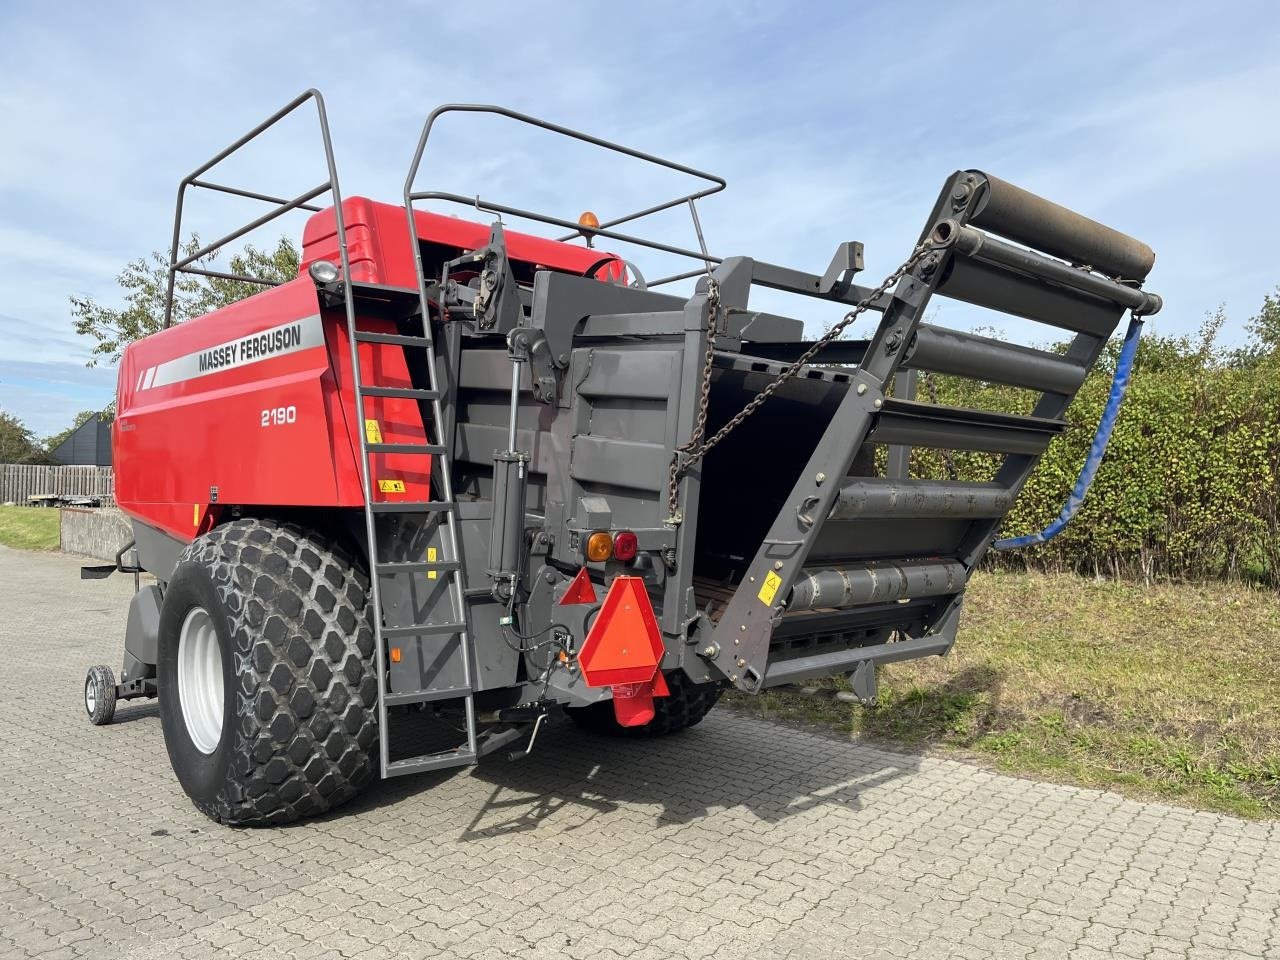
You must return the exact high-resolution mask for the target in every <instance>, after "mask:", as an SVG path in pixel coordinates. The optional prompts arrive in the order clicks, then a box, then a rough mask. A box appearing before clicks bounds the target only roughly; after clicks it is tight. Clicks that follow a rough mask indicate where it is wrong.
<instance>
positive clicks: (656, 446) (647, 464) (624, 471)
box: [570, 435, 671, 491]
mask: <svg viewBox="0 0 1280 960" xmlns="http://www.w3.org/2000/svg"><path fill="white" fill-rule="evenodd" d="M670 457H671V455H670V453H669V451H668V450H667V448H666V446H664V445H663V444H660V443H640V442H637V441H634V440H613V439H610V438H608V437H593V436H589V435H579V436H576V437H574V438H573V445H572V453H571V454H570V472H571V474H572V476H573V478H574V479H575V480H577V481H578V482H580V483H584V482H585V483H609V484H613V485H614V486H619V487H630V488H631V489H634V490H654V491H656V490H661V489H662V488H663V485H664V484H665V482H666V479H667V463H668V461H669V460H670Z"/></svg>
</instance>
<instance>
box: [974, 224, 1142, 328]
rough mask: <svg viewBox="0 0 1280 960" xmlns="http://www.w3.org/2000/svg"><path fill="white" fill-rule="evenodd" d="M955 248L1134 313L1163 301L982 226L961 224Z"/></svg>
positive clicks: (975, 257)
mask: <svg viewBox="0 0 1280 960" xmlns="http://www.w3.org/2000/svg"><path fill="white" fill-rule="evenodd" d="M956 249H957V250H958V251H959V252H960V253H963V254H965V255H966V256H969V257H973V258H974V259H977V260H985V261H986V262H987V263H994V264H997V265H999V266H1002V267H1007V268H1009V269H1012V270H1018V271H1021V272H1023V273H1029V274H1031V275H1032V276H1033V277H1039V278H1040V279H1042V280H1049V281H1051V282H1053V283H1058V284H1061V285H1062V286H1064V287H1070V288H1071V289H1073V290H1079V291H1081V292H1082V293H1088V294H1091V295H1092V296H1095V297H1100V298H1101V299H1103V300H1109V301H1111V302H1112V303H1118V304H1120V305H1121V306H1124V307H1128V308H1129V309H1130V310H1133V311H1134V312H1135V313H1138V314H1141V315H1143V316H1150V315H1151V314H1153V313H1157V312H1159V310H1160V307H1161V306H1163V302H1162V301H1161V299H1160V297H1158V296H1157V295H1156V294H1154V293H1147V292H1146V291H1144V290H1139V289H1138V288H1137V287H1130V286H1126V285H1125V284H1123V283H1117V282H1116V281H1115V280H1108V279H1107V278H1106V277H1104V276H1102V275H1101V274H1097V273H1090V272H1089V271H1088V270H1082V269H1080V268H1077V267H1073V266H1071V265H1070V264H1068V263H1063V262H1062V261H1061V260H1054V259H1052V258H1051V257H1046V256H1042V255H1041V254H1038V253H1034V252H1032V251H1030V250H1024V249H1022V248H1021V247H1015V246H1013V245H1012V244H1009V243H1005V242H1004V241H1003V240H996V239H994V238H993V237H990V236H988V235H987V234H985V233H983V232H982V231H981V230H977V229H974V228H973V227H968V226H963V227H960V228H959V233H958V234H957V236H956Z"/></svg>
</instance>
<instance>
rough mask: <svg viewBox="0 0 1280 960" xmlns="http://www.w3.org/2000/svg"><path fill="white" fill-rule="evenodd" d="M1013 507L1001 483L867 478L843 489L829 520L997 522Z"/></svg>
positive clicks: (857, 480) (1008, 494)
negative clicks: (968, 519)
mask: <svg viewBox="0 0 1280 960" xmlns="http://www.w3.org/2000/svg"><path fill="white" fill-rule="evenodd" d="M1012 504H1013V494H1012V493H1010V492H1009V491H1008V490H1006V489H1005V488H1004V487H1002V486H1000V485H999V484H997V483H964V482H961V481H958V480H906V479H894V480H890V479H886V478H884V477H865V478H858V479H853V480H851V481H850V482H849V483H847V484H845V485H844V486H843V487H841V488H840V493H839V494H838V495H837V497H836V502H835V504H834V505H833V506H832V507H831V513H830V514H829V516H828V519H829V520H860V519H864V518H875V519H881V518H888V519H912V518H935V519H942V518H952V517H969V518H973V519H981V518H987V519H993V518H995V517H1003V516H1004V515H1005V514H1006V513H1008V512H1009V507H1010V506H1011V505H1012Z"/></svg>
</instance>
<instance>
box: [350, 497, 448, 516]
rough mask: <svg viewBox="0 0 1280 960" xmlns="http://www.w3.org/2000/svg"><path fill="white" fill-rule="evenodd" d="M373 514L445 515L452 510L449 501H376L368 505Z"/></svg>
mask: <svg viewBox="0 0 1280 960" xmlns="http://www.w3.org/2000/svg"><path fill="white" fill-rule="evenodd" d="M369 509H370V510H372V511H373V512H374V513H445V512H447V511H449V510H452V509H453V501H451V500H376V501H374V502H373V503H371V504H369Z"/></svg>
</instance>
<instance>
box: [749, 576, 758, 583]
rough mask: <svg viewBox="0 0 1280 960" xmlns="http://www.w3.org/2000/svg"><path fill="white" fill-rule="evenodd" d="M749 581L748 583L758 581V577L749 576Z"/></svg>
mask: <svg viewBox="0 0 1280 960" xmlns="http://www.w3.org/2000/svg"><path fill="white" fill-rule="evenodd" d="M747 582H748V583H755V582H756V578H755V577H747Z"/></svg>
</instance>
